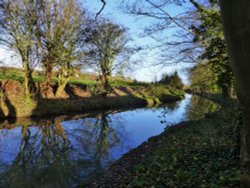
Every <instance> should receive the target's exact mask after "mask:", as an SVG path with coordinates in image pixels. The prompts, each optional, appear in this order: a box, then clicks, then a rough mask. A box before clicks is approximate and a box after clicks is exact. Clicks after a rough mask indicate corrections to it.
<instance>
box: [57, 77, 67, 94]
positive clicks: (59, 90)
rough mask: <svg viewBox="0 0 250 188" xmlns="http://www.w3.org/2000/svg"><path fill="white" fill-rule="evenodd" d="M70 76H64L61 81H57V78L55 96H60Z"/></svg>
mask: <svg viewBox="0 0 250 188" xmlns="http://www.w3.org/2000/svg"><path fill="white" fill-rule="evenodd" d="M69 79H70V78H66V79H65V80H63V81H59V80H58V87H57V90H56V97H60V96H61V94H62V92H63V91H64V89H65V87H66V85H67V83H68V81H69Z"/></svg>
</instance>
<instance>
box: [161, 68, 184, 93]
mask: <svg viewBox="0 0 250 188" xmlns="http://www.w3.org/2000/svg"><path fill="white" fill-rule="evenodd" d="M159 83H161V84H166V85H169V86H171V87H173V88H176V89H180V90H181V89H183V87H184V84H183V82H182V79H181V78H180V76H179V75H178V73H177V71H175V72H174V73H173V74H172V75H168V74H163V75H162V78H161V79H160V81H159Z"/></svg>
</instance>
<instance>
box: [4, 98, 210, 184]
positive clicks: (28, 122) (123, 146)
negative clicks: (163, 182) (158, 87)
mask: <svg viewBox="0 0 250 188" xmlns="http://www.w3.org/2000/svg"><path fill="white" fill-rule="evenodd" d="M200 103H202V104H200ZM203 105H206V106H209V108H210V110H211V109H213V108H214V106H213V105H211V106H210V105H209V104H208V103H207V102H203V101H202V100H200V99H198V98H195V97H193V98H192V99H191V96H190V95H186V98H185V99H184V100H182V101H180V102H177V103H171V104H168V105H165V106H161V107H157V108H152V109H149V108H144V109H135V110H130V111H124V112H116V113H111V112H109V113H108V112H102V113H99V114H96V115H88V116H86V115H83V116H75V117H67V116H61V117H55V118H50V119H37V120H35V119H17V122H15V123H12V122H10V121H5V122H3V123H2V124H1V125H0V187H75V186H77V184H78V183H82V182H83V181H84V180H86V179H88V177H90V176H91V175H92V174H93V173H97V172H100V171H103V170H105V169H107V167H108V166H109V165H110V163H112V162H114V161H115V160H117V159H118V158H120V157H121V156H122V155H123V154H124V153H126V152H128V151H129V150H130V149H132V148H135V147H137V146H138V145H140V144H141V143H142V142H144V141H146V140H147V139H148V138H149V137H151V136H155V135H158V134H160V133H161V132H162V131H164V129H165V128H166V127H167V126H169V125H172V124H175V123H178V122H180V121H183V120H186V119H188V117H190V118H191V116H193V115H191V114H192V113H193V112H195V111H196V110H195V108H197V107H199V108H200V107H202V106H203ZM187 109H188V110H189V112H187ZM191 112H192V113H191ZM204 112H207V110H205V109H203V108H201V109H200V110H199V113H204ZM194 117H196V116H194Z"/></svg>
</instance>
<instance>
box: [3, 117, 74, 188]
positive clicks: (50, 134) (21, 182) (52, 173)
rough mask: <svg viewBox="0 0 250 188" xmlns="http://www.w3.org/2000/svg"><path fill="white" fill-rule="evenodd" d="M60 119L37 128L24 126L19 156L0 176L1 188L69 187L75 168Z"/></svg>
mask: <svg viewBox="0 0 250 188" xmlns="http://www.w3.org/2000/svg"><path fill="white" fill-rule="evenodd" d="M60 122H61V121H60V119H58V118H56V119H55V120H54V122H51V121H43V122H40V123H39V125H38V126H37V127H35V128H34V127H29V126H22V127H21V142H20V146H19V151H18V154H17V155H16V158H15V160H14V161H13V162H12V164H11V165H10V166H9V167H8V168H7V169H6V171H5V172H4V173H3V174H1V183H0V185H1V186H2V187H25V186H28V187H33V186H37V185H39V186H41V185H42V186H53V187H54V186H55V187H58V186H62V185H67V184H66V183H67V182H66V181H65V180H66V177H71V176H72V175H73V174H72V172H73V171H72V170H73V169H70V167H72V166H74V165H73V164H72V163H74V161H72V160H71V157H70V156H71V155H70V152H72V150H71V147H70V143H69V141H68V139H67V137H66V135H65V133H64V130H63V128H62V126H61V123H60Z"/></svg>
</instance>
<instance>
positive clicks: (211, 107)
mask: <svg viewBox="0 0 250 188" xmlns="http://www.w3.org/2000/svg"><path fill="white" fill-rule="evenodd" d="M218 108H219V104H217V103H215V102H213V101H211V100H208V99H206V98H203V97H199V96H196V95H194V96H192V98H191V101H190V103H189V104H188V105H187V117H188V119H190V120H197V119H201V118H204V116H205V114H207V113H210V112H214V111H216V110H217V109H218Z"/></svg>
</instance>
